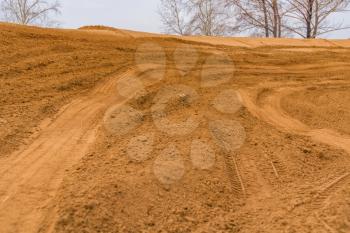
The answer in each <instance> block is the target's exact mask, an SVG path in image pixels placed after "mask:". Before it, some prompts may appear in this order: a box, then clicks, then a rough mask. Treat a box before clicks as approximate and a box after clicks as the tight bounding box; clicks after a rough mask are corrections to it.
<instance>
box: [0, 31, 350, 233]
mask: <svg viewBox="0 0 350 233" xmlns="http://www.w3.org/2000/svg"><path fill="white" fill-rule="evenodd" d="M0 27H2V28H3V29H4V30H2V31H1V37H0V39H1V40H2V42H4V44H6V46H7V47H6V48H7V50H5V49H4V55H1V56H0V58H1V60H2V61H3V62H4V64H7V65H4V66H1V67H0V68H1V71H2V72H1V76H0V78H1V80H4V82H2V83H1V88H2V89H1V90H2V91H4V93H5V94H4V97H3V99H1V103H2V108H0V111H1V113H2V116H1V117H2V121H0V124H1V126H2V127H6V128H7V129H8V130H7V131H6V132H5V133H4V132H1V133H2V134H0V137H1V139H2V138H5V139H6V140H9V138H10V139H11V138H13V139H17V138H24V137H25V136H24V135H23V133H22V132H21V131H19V130H16V129H18V128H20V125H21V124H19V122H20V121H21V120H22V119H27V118H28V119H36V118H38V117H36V116H38V115H39V116H40V117H41V118H40V119H42V118H46V120H44V121H43V122H42V123H41V127H40V128H39V123H40V120H36V121H34V120H33V125H34V126H31V125H27V126H23V128H24V129H26V130H33V127H35V126H36V127H37V133H36V134H34V135H32V137H31V139H29V140H28V142H27V143H26V144H23V145H22V147H21V148H20V147H19V145H17V144H16V145H13V146H11V150H16V151H15V152H13V153H12V154H10V155H8V156H0V174H1V177H0V229H1V231H2V232H38V231H39V232H249V233H251V232H349V231H350V224H349V221H350V220H349V219H348V216H350V214H349V213H350V200H349V199H348V193H349V191H350V175H349V174H350V173H349V168H350V156H349V153H350V149H349V145H350V141H349V140H350V139H349V135H347V134H346V132H348V130H349V129H347V128H346V127H348V124H342V123H340V120H334V121H331V122H327V119H331V118H332V113H333V112H334V111H336V112H337V114H338V115H339V116H337V117H336V118H335V119H343V118H344V116H345V117H346V116H348V114H349V112H348V111H349V108H348V103H347V102H346V101H342V96H344V95H346V93H348V92H347V90H348V88H349V78H348V75H347V74H348V72H349V71H350V70H349V63H348V50H347V48H346V46H347V43H348V42H347V41H325V40H310V41H300V40H265V39H237V38H236V39H229V38H222V39H221V38H198V37H196V38H181V40H178V39H179V38H171V37H169V36H166V37H161V36H159V35H149V34H143V33H138V32H131V31H122V30H118V29H111V28H103V27H101V28H98V29H99V30H96V28H85V30H88V31H84V30H79V31H75V30H43V29H35V28H34V29H33V28H26V27H18V28H17V27H16V26H13V25H7V24H6V25H0ZM101 29H102V30H101ZM22 40H25V41H26V42H27V43H32V45H33V44H36V43H39V44H41V46H42V47H40V49H41V50H42V51H46V55H49V56H48V57H47V56H43V55H41V54H36V53H35V50H33V49H31V48H30V46H29V47H28V46H26V45H25V44H23V43H22ZM48 41H51V42H54V44H55V45H54V46H53V47H51V46H49V47H47V46H45V44H47V42H48ZM198 42H200V43H198ZM206 42H209V44H205V43H206ZM144 43H157V44H158V45H160V46H161V47H162V48H163V49H164V53H165V54H162V52H161V51H158V50H157V49H154V48H153V49H151V51H147V52H145V51H144V52H143V53H146V55H147V56H146V57H147V59H144V60H138V59H137V58H135V59H133V57H134V56H135V53H137V51H138V48H139V46H141V47H142V44H144ZM179 46H189V47H185V48H186V49H185V50H179V51H176V48H178V47H179ZM313 46H318V47H319V48H321V47H322V50H319V48H313ZM16 47H20V48H21V51H19V52H18V53H16V54H14V53H13V52H11V51H10V49H9V48H16ZM281 47H283V48H282V49H281ZM299 47H300V50H294V49H295V48H299ZM303 47H308V50H307V51H305V50H302V49H303ZM340 47H342V48H340ZM251 48H254V49H251ZM326 48H327V49H326ZM193 51H196V52H195V53H194V52H193ZM61 52H63V55H62V54H61ZM33 53H34V54H35V56H32V54H33ZM91 53H92V54H93V55H91ZM143 53H142V55H144V54H143ZM148 53H149V54H148ZM310 53H312V56H311V55H310ZM136 56H137V55H136ZM213 57H214V59H213ZM227 57H229V59H228V60H227ZM164 58H166V63H165V64H166V68H164V67H161V68H162V69H160V68H159V66H160V64H161V63H162V62H163V61H164ZM231 59H232V61H233V63H231V62H230V60H231ZM330 60H332V62H330ZM194 61H195V62H194ZM6 62H7V63H6ZM233 64H234V66H233ZM232 67H234V70H232ZM123 70H128V71H126V72H122V73H121V71H123ZM164 71H165V72H164ZM231 71H232V72H233V73H232V74H231V73H230V72H231ZM91 73H96V76H97V74H98V73H99V74H100V76H97V77H95V78H94V79H91V76H89V74H91ZM227 73H229V75H227ZM67 74H69V75H70V76H69V77H67V76H65V75H67ZM101 74H104V76H103V77H104V78H101ZM40 78H41V79H44V80H43V81H40ZM130 78H131V79H130ZM132 80H134V81H132ZM135 80H136V81H135ZM203 80H204V84H203ZM120 81H123V82H122V83H124V85H123V86H122V88H120V86H119V85H120ZM23 82H26V83H27V84H31V85H27V86H22V85H21V84H22V83H23ZM86 82H87V83H88V84H89V85H86ZM48 83H49V84H50V85H45V84H48ZM140 84H142V88H141V89H142V91H138V90H139V85H140ZM213 84H215V85H213ZM178 85H181V86H180V87H181V88H180V90H181V92H177V91H178V90H179V89H176V88H179V86H178ZM325 85H327V86H332V87H333V88H332V89H331V90H332V91H331V92H332V93H333V94H334V95H332V98H333V99H332V102H329V101H327V98H328V96H329V94H327V98H326V101H325V100H324V99H323V102H320V101H318V102H317V101H316V103H318V104H319V105H320V104H322V108H321V109H332V111H330V112H327V111H323V112H319V111H317V107H318V106H317V105H315V104H307V105H306V103H308V101H309V99H308V98H310V99H312V100H313V101H315V99H316V100H317V96H318V92H310V91H312V90H313V89H314V88H316V89H317V90H318V89H320V90H324V88H325ZM184 86H186V87H190V88H183V87H184ZM39 87H40V88H39ZM56 87H57V88H56ZM72 87H73V88H72ZM164 88H165V89H164ZM83 90H84V91H83ZM225 91H227V92H225ZM232 91H238V93H239V94H240V98H239V96H238V97H237V96H232V95H231V96H230V95H227V93H232ZM14 93H15V95H14ZM23 93H29V94H25V95H26V96H25V97H26V98H24V97H23V96H24V94H23ZM74 93H75V95H73V94H74ZM118 93H119V94H124V96H126V98H122V97H121V96H120V95H119V94H118ZM172 93H175V95H174V96H172ZM176 93H177V94H176ZM295 93H301V94H295ZM63 95H64V96H65V98H66V101H67V103H68V104H66V105H65V102H64V101H62V99H59V98H58V97H60V96H63ZM295 95H297V98H296V97H295ZM310 96H311V97H310ZM54 97H55V98H54ZM164 98H165V99H164ZM347 98H348V97H346V98H344V99H347ZM38 99H39V100H38ZM52 99H55V100H56V102H55V103H57V105H58V106H59V107H58V108H57V109H56V110H52V111H50V112H49V113H46V112H42V113H40V112H38V111H34V110H32V111H29V110H26V108H23V105H22V104H23V103H27V105H26V106H33V109H34V107H35V106H37V108H38V109H40V108H41V107H43V106H45V104H47V101H50V100H52ZM164 100H166V101H164ZM237 100H242V103H241V104H242V106H241V105H240V102H239V101H238V102H237ZM304 100H307V101H304ZM293 101H295V102H296V103H293ZM60 102H61V103H60ZM311 102H312V101H311ZM59 103H60V104H59ZM332 103H337V104H336V105H334V104H332ZM62 105H63V106H62ZM330 105H332V106H330ZM48 106H51V105H48ZM28 109H30V108H28ZM35 109H36V108H35ZM132 109H133V110H132ZM298 109H309V112H310V113H313V114H311V116H310V114H306V113H304V114H303V113H300V111H298ZM159 111H160V112H159ZM14 112H15V113H17V114H18V116H16V117H14V115H13V113H14ZM154 113H157V114H156V117H155V115H154ZM128 114H130V115H128ZM320 114H324V115H325V116H323V117H319V116H318V115H320ZM164 115H165V116H167V117H168V120H169V121H165V123H164V122H163V123H162V121H161V118H157V117H162V116H164ZM326 115H327V116H326ZM188 116H191V117H193V122H197V123H196V124H195V123H193V122H192V123H191V124H188V125H186V127H180V126H179V125H176V124H172V123H175V122H186V121H185V120H186V119H187V117H188ZM118 117H120V118H118ZM345 120H347V119H345ZM27 121H30V120H27ZM313 121H315V122H317V123H318V124H310V122H313ZM7 122H10V123H9V124H8V123H7ZM325 122H327V123H325ZM15 125H16V127H14V126H15ZM24 125H25V124H24ZM193 125H196V127H194V129H193V130H190V131H189V132H188V133H186V134H185V135H182V134H179V135H176V133H174V132H180V133H181V131H182V130H188V129H189V128H191V127H192V126H193ZM101 126H103V127H101ZM316 126H322V127H316ZM323 126H324V127H323ZM339 127H341V128H344V130H343V131H342V132H339ZM111 129H112V130H111ZM242 130H243V131H242ZM33 131H34V130H33ZM123 132H127V133H125V134H124V133H123ZM242 132H244V133H242ZM344 132H345V133H344ZM172 133H173V134H172ZM9 135H11V137H9ZM150 135H151V136H150ZM237 135H238V136H239V137H238V136H237ZM140 136H141V137H140ZM242 137H243V139H244V140H242V144H240V140H241V139H242ZM149 138H152V140H149ZM6 140H4V141H3V142H1V143H2V144H1V145H4V146H5V145H7V144H5V143H6ZM151 141H152V142H154V143H153V144H154V145H153V146H151V147H149V145H151V144H152V143H151ZM131 142H136V144H135V145H136V147H132V153H133V156H136V158H142V160H141V161H135V159H132V158H133V157H132V156H130V151H129V150H130V143H131ZM198 145H200V146H198ZM174 148H177V149H176V150H175V149H174ZM233 148H235V149H233ZM11 150H6V151H4V152H3V155H7V154H8V152H9V151H11ZM146 151H148V154H147V156H146V155H145V154H143V153H144V152H146ZM193 152H194V153H193ZM168 154H172V155H173V156H172V157H171V159H169V158H167V155H168ZM203 154H205V155H206V156H208V157H205V158H204V159H203V157H202V155H203ZM140 156H141V157H140ZM167 159H168V160H170V161H167ZM164 160H165V161H167V162H168V163H167V165H166V166H165V167H164V166H162V163H164ZM169 164H170V165H169ZM167 182H168V183H167ZM340 207H341V208H340Z"/></svg>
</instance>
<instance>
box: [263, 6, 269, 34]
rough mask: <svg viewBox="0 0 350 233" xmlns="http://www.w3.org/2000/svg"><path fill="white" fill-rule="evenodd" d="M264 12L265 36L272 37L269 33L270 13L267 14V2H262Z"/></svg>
mask: <svg viewBox="0 0 350 233" xmlns="http://www.w3.org/2000/svg"><path fill="white" fill-rule="evenodd" d="M261 3H262V7H263V11H264V18H265V19H264V20H265V36H266V37H270V32H269V19H268V13H267V7H266V0H261Z"/></svg>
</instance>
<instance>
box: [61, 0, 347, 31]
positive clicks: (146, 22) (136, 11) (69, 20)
mask: <svg viewBox="0 0 350 233" xmlns="http://www.w3.org/2000/svg"><path fill="white" fill-rule="evenodd" d="M159 2H160V1H159V0H95V1H92V0H61V3H62V14H61V15H60V16H59V17H58V20H59V21H60V23H61V27H63V28H78V27H81V26H84V25H106V26H112V27H116V28H125V29H131V30H136V31H144V32H161V26H162V25H161V22H160V19H159V16H158V14H157V9H158V5H159ZM338 18H339V19H340V20H341V21H343V22H344V23H348V24H349V25H350V12H349V13H346V14H341V15H340V16H339V17H338ZM326 38H350V30H344V31H339V32H334V33H331V34H327V36H326Z"/></svg>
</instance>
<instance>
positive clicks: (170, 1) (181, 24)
mask: <svg viewBox="0 0 350 233" xmlns="http://www.w3.org/2000/svg"><path fill="white" fill-rule="evenodd" d="M187 12H188V10H187V9H186V2H185V1H184V0H161V1H160V7H159V9H158V13H159V15H160V17H161V20H162V23H163V25H164V31H165V32H166V33H174V34H178V35H187V34H191V31H190V28H191V27H190V25H189V22H188V21H189V20H188V18H189V17H188V16H186V14H187Z"/></svg>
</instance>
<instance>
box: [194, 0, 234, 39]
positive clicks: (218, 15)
mask: <svg viewBox="0 0 350 233" xmlns="http://www.w3.org/2000/svg"><path fill="white" fill-rule="evenodd" d="M188 4H189V8H190V9H191V10H192V14H193V16H192V20H191V24H190V25H191V27H192V31H193V32H194V33H195V34H200V35H206V36H220V35H232V34H234V33H236V32H237V31H238V30H239V26H238V25H237V23H236V21H235V20H234V18H233V17H232V12H231V11H230V10H231V9H229V8H226V7H225V4H224V1H221V0H190V1H189V2H188Z"/></svg>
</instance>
